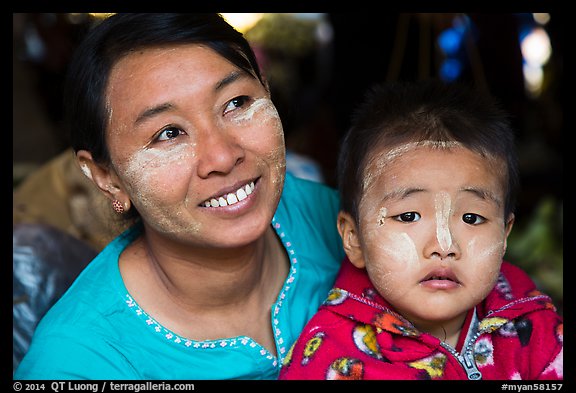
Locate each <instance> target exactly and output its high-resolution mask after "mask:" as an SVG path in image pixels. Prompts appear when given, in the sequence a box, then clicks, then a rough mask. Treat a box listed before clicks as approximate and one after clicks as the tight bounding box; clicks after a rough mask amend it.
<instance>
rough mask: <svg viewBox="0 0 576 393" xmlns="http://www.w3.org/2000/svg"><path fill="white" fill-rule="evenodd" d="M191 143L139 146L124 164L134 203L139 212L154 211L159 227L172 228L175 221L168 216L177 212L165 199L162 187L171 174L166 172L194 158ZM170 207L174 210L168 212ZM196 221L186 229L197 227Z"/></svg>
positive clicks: (195, 228)
mask: <svg viewBox="0 0 576 393" xmlns="http://www.w3.org/2000/svg"><path fill="white" fill-rule="evenodd" d="M194 147H195V145H194V144H188V143H179V144H174V145H173V146H170V147H169V148H163V149H159V148H147V147H142V148H141V149H140V150H138V151H136V152H135V153H134V154H133V155H132V157H131V158H130V160H129V161H128V162H127V163H126V165H125V170H124V174H123V177H124V178H125V183H126V187H127V188H128V190H129V192H130V196H131V199H132V200H133V203H134V205H135V206H136V207H137V208H139V210H141V211H142V212H144V211H145V212H147V213H148V214H153V215H154V221H156V222H158V224H159V227H162V228H170V230H174V227H175V224H174V221H173V219H172V218H171V217H172V216H173V215H174V214H176V215H179V214H180V212H179V210H178V209H174V204H167V203H166V201H165V200H164V198H165V197H166V195H165V193H164V192H162V190H166V189H169V187H170V184H169V182H170V181H171V180H170V179H171V177H170V176H167V174H170V173H172V172H173V170H174V168H175V167H176V166H180V165H188V164H189V163H190V162H191V161H193V160H194V157H195V155H196V153H195V151H194ZM163 182H168V183H166V184H163ZM187 200H188V199H185V200H184V203H186V201H187ZM177 203H178V201H176V202H175V204H177ZM172 209H174V211H172V212H170V210H172ZM198 225H199V224H195V226H194V227H188V228H187V229H188V230H193V231H198V230H199V229H200V228H199V227H198Z"/></svg>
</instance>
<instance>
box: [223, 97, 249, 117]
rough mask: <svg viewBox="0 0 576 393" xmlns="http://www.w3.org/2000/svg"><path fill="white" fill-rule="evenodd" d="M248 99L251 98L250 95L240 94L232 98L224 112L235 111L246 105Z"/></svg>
mask: <svg viewBox="0 0 576 393" xmlns="http://www.w3.org/2000/svg"><path fill="white" fill-rule="evenodd" d="M248 100H249V97H248V96H238V97H236V98H233V99H232V100H230V102H228V105H226V108H224V114H226V113H228V112H230V111H233V110H235V109H236V108H240V107H242V106H244V105H245V104H246V102H247V101H248Z"/></svg>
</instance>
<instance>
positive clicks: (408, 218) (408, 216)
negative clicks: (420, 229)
mask: <svg viewBox="0 0 576 393" xmlns="http://www.w3.org/2000/svg"><path fill="white" fill-rule="evenodd" d="M394 218H395V219H396V220H398V221H400V222H415V221H418V220H419V219H420V214H418V213H416V212H407V213H402V214H398V215H397V216H394Z"/></svg>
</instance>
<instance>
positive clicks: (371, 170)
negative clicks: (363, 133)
mask: <svg viewBox="0 0 576 393" xmlns="http://www.w3.org/2000/svg"><path fill="white" fill-rule="evenodd" d="M385 143H386V142H385V141H380V144H377V145H375V147H373V148H372V151H376V150H377V148H378V147H379V146H382V145H385ZM419 148H430V149H438V150H447V151H449V150H452V149H456V148H462V149H467V150H470V151H472V152H474V153H476V154H479V155H481V156H482V157H484V158H487V159H490V157H492V159H491V161H492V163H500V162H502V160H500V159H498V158H496V157H493V156H492V155H490V154H488V153H486V152H480V151H475V150H473V149H471V148H469V147H467V146H465V145H464V144H462V143H461V142H458V141H433V140H424V141H417V142H407V143H403V144H400V145H397V146H394V147H391V148H390V149H389V150H388V151H387V152H385V153H382V154H369V159H368V161H366V165H365V166H364V182H363V184H362V186H363V190H364V192H365V191H366V190H367V189H368V187H369V186H371V185H372V181H373V179H374V178H375V177H377V176H378V175H379V174H380V173H381V171H382V170H383V169H384V168H385V167H386V166H387V165H389V164H390V163H391V162H393V161H394V160H395V159H397V158H398V157H400V156H402V155H403V154H405V153H408V152H411V151H414V150H416V149H419Z"/></svg>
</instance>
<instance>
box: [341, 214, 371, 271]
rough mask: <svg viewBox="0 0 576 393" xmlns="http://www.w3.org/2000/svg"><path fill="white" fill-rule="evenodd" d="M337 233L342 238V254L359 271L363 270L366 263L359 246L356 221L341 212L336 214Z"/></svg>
mask: <svg viewBox="0 0 576 393" xmlns="http://www.w3.org/2000/svg"><path fill="white" fill-rule="evenodd" d="M338 232H339V233H340V237H341V238H342V244H343V246H344V252H346V255H347V256H348V259H350V262H352V264H353V265H354V266H356V267H357V268H359V269H362V268H364V267H365V266H366V263H365V261H364V254H363V253H362V247H361V246H360V239H359V237H358V229H357V228H356V221H355V220H354V218H353V217H352V216H351V215H350V214H349V213H346V212H343V211H341V212H340V213H338Z"/></svg>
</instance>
